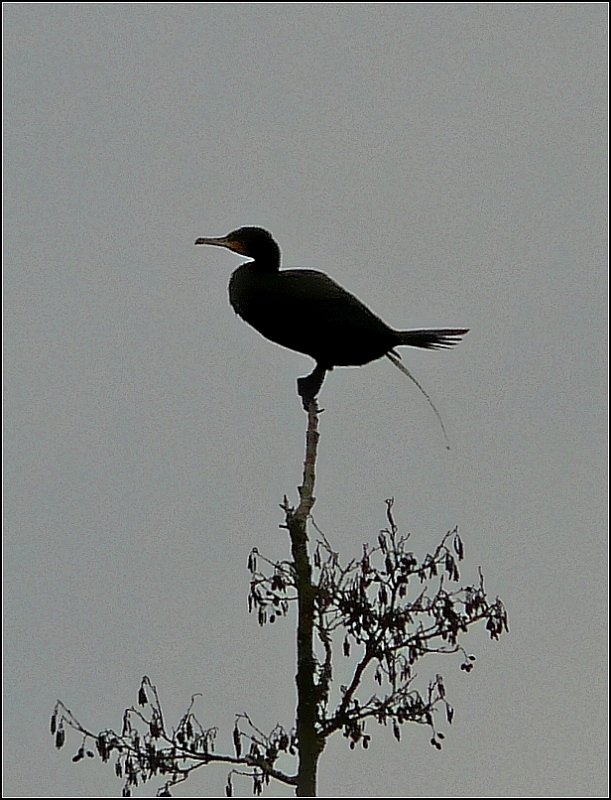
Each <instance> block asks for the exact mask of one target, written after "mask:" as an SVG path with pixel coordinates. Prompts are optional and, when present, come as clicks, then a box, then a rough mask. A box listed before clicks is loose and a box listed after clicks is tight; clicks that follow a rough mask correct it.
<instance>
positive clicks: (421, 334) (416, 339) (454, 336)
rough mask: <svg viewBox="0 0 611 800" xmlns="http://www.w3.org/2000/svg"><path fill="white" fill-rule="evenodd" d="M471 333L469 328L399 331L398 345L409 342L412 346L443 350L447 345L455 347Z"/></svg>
mask: <svg viewBox="0 0 611 800" xmlns="http://www.w3.org/2000/svg"><path fill="white" fill-rule="evenodd" d="M466 333H469V329H468V328H435V329H434V330H422V331H397V334H398V336H399V342H398V345H399V346H400V345H402V344H407V345H410V347H424V348H426V349H427V350H441V349H443V348H445V347H454V345H455V344H458V343H459V342H460V340H461V339H462V337H463V336H464V335H465V334H466Z"/></svg>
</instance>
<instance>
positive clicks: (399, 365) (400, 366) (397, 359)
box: [386, 350, 450, 450]
mask: <svg viewBox="0 0 611 800" xmlns="http://www.w3.org/2000/svg"><path fill="white" fill-rule="evenodd" d="M386 358H388V359H389V361H391V362H392V363H393V364H394V365H395V367H397V369H400V370H401V372H402V373H403V374H404V375H407V377H408V378H409V379H410V380H411V381H413V382H414V383H415V384H416V386H417V387H418V388H419V389H420V391H421V392H422V394H423V395H424V396H425V398H426V401H427V403H428V404H429V405H430V407H431V408H432V409H433V411H434V412H435V416H436V417H437V419H438V420H439V424H440V425H441V430H442V432H443V437H444V439H445V442H446V450H449V449H450V440H449V439H448V433H447V431H446V426H445V425H444V424H443V420H442V419H441V414H440V413H439V411H438V410H437V408H436V406H435V403H433V401H432V400H431V398H430V396H429V394H428V392H427V391H426V390H425V389H423V387H422V386H421V385H420V384H419V382H418V381H417V380H416V378H414V376H413V375H412V373H411V372H410V371H409V370H408V368H407V367H406V366H405V365H404V364H402V363H401V357H400V356H399V354H398V353H395V352H394V351H393V350H391V351H390V352H389V353H386Z"/></svg>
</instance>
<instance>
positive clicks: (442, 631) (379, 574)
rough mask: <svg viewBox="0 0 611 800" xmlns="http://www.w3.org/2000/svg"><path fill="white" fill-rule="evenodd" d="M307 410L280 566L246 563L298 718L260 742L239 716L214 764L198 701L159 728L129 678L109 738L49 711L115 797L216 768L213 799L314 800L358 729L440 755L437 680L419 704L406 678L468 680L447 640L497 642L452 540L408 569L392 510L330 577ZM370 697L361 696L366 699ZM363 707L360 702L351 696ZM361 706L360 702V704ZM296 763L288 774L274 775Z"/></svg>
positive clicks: (155, 713) (491, 614) (410, 559)
mask: <svg viewBox="0 0 611 800" xmlns="http://www.w3.org/2000/svg"><path fill="white" fill-rule="evenodd" d="M318 417H319V411H318V406H317V404H316V402H315V401H314V402H312V403H310V405H309V409H308V427H307V433H306V453H305V460H304V469H303V483H302V485H301V486H300V487H299V503H298V505H297V506H296V507H293V506H291V505H290V503H289V501H288V498H287V497H286V496H285V497H284V500H283V502H282V504H281V508H282V510H283V512H284V523H283V525H282V526H281V527H283V528H286V530H287V531H288V534H289V538H290V545H291V559H289V560H270V559H268V558H266V557H264V556H262V555H261V554H260V553H259V552H258V551H257V549H256V548H254V549H253V550H252V551H251V553H250V556H249V559H248V569H249V571H250V576H251V578H250V591H249V595H248V605H249V610H250V612H252V613H255V614H256V615H257V618H258V622H259V624H260V625H264V624H266V623H268V622H274V621H275V620H276V619H277V618H279V617H283V616H286V615H287V614H289V612H290V609H291V607H292V606H294V605H296V606H297V674H296V684H297V710H296V719H295V725H294V726H293V727H291V728H290V729H288V728H284V727H282V726H280V725H277V726H276V727H275V728H274V729H273V730H272V731H270V732H269V733H267V734H266V733H264V732H262V731H261V730H259V728H257V726H256V725H255V724H254V722H253V721H252V720H251V719H250V717H249V716H247V715H245V714H238V715H237V716H236V719H235V726H234V729H233V749H234V753H233V754H232V755H230V754H220V753H218V752H216V749H215V744H216V736H217V729H216V728H205V727H204V726H202V725H201V723H200V722H199V720H198V719H197V716H196V714H195V711H194V703H195V699H196V697H197V695H194V696H193V697H192V698H191V702H190V704H189V706H188V708H187V710H186V711H185V713H184V714H183V716H182V717H181V719H180V720H179V721H178V724H177V725H176V726H175V727H169V726H168V724H167V722H166V720H165V717H164V714H163V711H162V707H161V702H160V700H159V695H158V692H157V688H156V687H155V686H154V685H153V684H152V683H151V681H150V680H149V678H148V677H147V676H145V677H144V678H142V681H141V683H140V688H139V691H138V706H137V707H136V706H132V707H130V708H128V709H126V710H125V711H124V713H123V723H122V727H121V730H120V732H115V731H114V730H104V731H100V732H99V733H94V732H93V731H92V730H90V729H88V728H86V727H84V726H83V725H82V724H81V723H80V722H79V720H78V719H77V718H76V717H75V715H73V714H72V712H71V711H70V710H69V709H68V708H67V707H66V706H65V705H64V704H63V703H62V702H61V701H58V702H57V703H56V706H55V708H54V710H53V715H52V717H51V734H52V735H53V736H54V737H55V744H56V746H57V747H58V748H61V747H62V746H63V745H64V743H65V738H66V729H67V728H69V729H72V730H74V731H76V732H77V733H78V734H80V735H81V736H82V740H81V744H80V746H79V749H78V750H77V752H76V754H75V755H74V757H73V759H72V760H73V761H74V762H78V761H81V760H83V759H84V758H85V757H89V758H94V757H95V755H96V753H97V754H98V755H99V757H100V758H101V759H102V761H104V762H107V761H109V760H110V759H111V758H112V759H113V762H114V769H115V772H116V774H117V776H118V777H119V778H121V779H122V781H123V796H124V797H129V796H131V792H132V789H133V787H136V786H138V785H139V784H140V783H144V782H146V781H148V780H150V779H152V778H159V777H160V778H162V781H163V782H162V785H161V786H160V788H159V789H158V791H157V796H158V797H170V796H171V793H170V791H171V788H172V786H175V785H176V784H178V783H181V782H182V781H185V780H186V779H187V778H188V777H189V776H190V775H191V773H192V772H193V771H194V770H196V769H198V768H200V767H202V766H205V765H209V764H228V765H230V767H231V771H230V772H229V774H228V777H227V783H226V786H225V793H226V795H227V796H228V797H231V796H232V794H233V778H234V776H236V775H247V776H248V777H249V778H250V779H251V780H252V790H253V793H254V794H255V795H260V794H261V793H262V791H263V788H264V787H265V786H266V785H267V784H269V783H270V781H271V780H276V781H280V782H281V783H284V784H286V785H288V786H292V787H294V789H295V794H296V796H298V797H315V796H316V774H317V766H318V760H319V758H320V756H321V755H322V753H323V750H324V747H325V744H326V741H327V739H328V738H329V737H330V736H331V735H333V734H334V733H336V732H337V731H341V732H342V734H343V736H344V737H345V738H346V739H347V740H348V742H349V745H350V748H351V749H354V748H355V747H356V746H357V745H360V746H362V747H364V748H367V747H368V746H369V742H370V740H371V733H370V730H371V725H372V723H377V724H379V725H390V726H391V728H392V731H393V734H394V736H395V738H396V739H397V740H400V738H401V726H402V725H404V724H405V723H407V722H414V723H417V724H419V725H424V726H426V727H427V728H428V730H429V733H430V742H431V744H432V745H433V747H435V748H437V749H438V750H440V749H441V743H442V740H443V739H444V734H443V732H442V731H441V730H440V723H439V721H438V719H437V718H436V714H437V712H438V711H443V712H445V713H444V717H445V720H446V722H447V723H448V724H451V723H452V719H453V717H454V709H453V707H452V706H451V705H450V703H449V701H448V699H447V697H446V690H445V686H444V682H443V678H442V676H441V675H439V674H437V675H435V676H434V677H433V678H432V679H431V680H430V681H429V683H428V687H427V688H426V690H425V691H421V690H420V689H418V688H417V687H416V686H415V677H414V671H413V670H414V665H415V664H416V662H417V661H419V660H420V659H422V658H423V657H424V656H426V655H428V654H430V653H443V654H452V653H459V654H460V655H461V656H462V661H461V669H462V670H464V671H465V672H470V671H471V669H472V668H473V662H474V661H475V656H473V655H470V654H469V653H467V651H466V650H465V648H464V647H463V646H462V645H461V644H460V642H459V638H460V636H461V635H462V634H465V633H467V631H468V629H469V628H470V627H471V626H473V625H476V624H478V623H484V624H485V627H486V630H487V631H488V633H489V635H490V637H491V638H492V639H498V637H499V636H500V635H501V633H502V632H503V631H507V630H508V627H507V613H506V611H505V608H504V606H503V603H502V601H501V600H500V599H499V598H498V597H497V598H496V599H495V600H494V602H490V601H489V599H488V597H487V595H486V591H485V588H484V578H483V575H482V573H481V570H480V572H479V580H478V581H477V583H474V584H468V585H465V586H460V585H459V581H460V574H459V569H458V563H459V562H460V561H462V560H463V557H464V549H463V543H462V540H461V538H460V536H459V533H458V529H457V528H454V529H453V530H451V531H449V532H448V533H446V534H445V536H444V537H443V538H442V540H441V542H440V543H439V545H438V546H437V547H436V549H435V550H434V552H432V553H428V554H427V555H426V556H425V557H424V558H421V559H418V558H417V557H416V555H415V554H414V553H413V552H412V551H411V550H410V549H409V545H410V536H409V534H407V535H402V534H401V533H400V532H399V529H398V527H397V524H396V522H395V519H394V515H393V500H387V501H386V527H385V528H384V529H383V530H381V531H380V533H379V535H378V538H377V542H376V543H375V545H363V551H362V554H361V555H360V556H359V557H358V558H354V559H352V560H350V561H348V562H347V563H345V564H342V562H341V560H340V557H339V554H338V553H336V552H335V551H334V550H333V549H332V547H331V545H330V543H329V541H328V539H327V537H326V536H325V535H324V533H323V532H322V531H321V530H320V529H319V528H318V526H317V525H316V524H315V523H314V521H313V519H312V516H311V511H312V507H313V505H314V502H315V497H314V487H315V468H316V453H317V445H318V438H319V434H318ZM308 523H310V525H311V526H312V527H313V528H314V530H315V532H316V534H317V537H318V538H317V540H316V544H315V546H314V549H313V553H312V555H310V552H309V550H308V543H309V538H308ZM340 642H341V652H342V654H343V658H345V659H350V658H351V657H352V656H354V658H355V661H356V663H355V665H354V668H353V670H352V672H351V679H350V681H349V682H348V683H347V684H346V685H343V686H341V687H340V689H339V693H338V696H337V697H334V695H333V693H332V688H333V668H334V663H335V662H334V658H337V656H336V653H337V650H338V648H339V646H340ZM366 683H367V684H371V683H373V687H374V688H373V693H371V689H369V690H366V689H365V686H366ZM363 693H364V694H363ZM364 698H366V699H364ZM291 760H292V761H295V760H296V761H297V766H296V769H293V771H292V772H287V767H286V766H285V764H287V763H290V762H291Z"/></svg>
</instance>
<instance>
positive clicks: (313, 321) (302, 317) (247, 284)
mask: <svg viewBox="0 0 611 800" xmlns="http://www.w3.org/2000/svg"><path fill="white" fill-rule="evenodd" d="M195 244H209V245H215V246H217V247H226V248H227V249H228V250H233V251H234V252H235V253H239V254H240V255H243V256H247V257H248V258H250V259H252V260H251V261H248V262H247V263H245V264H242V265H241V266H240V267H238V268H237V269H236V270H235V272H234V273H233V274H232V276H231V280H230V281H229V301H230V303H231V306H232V307H233V309H234V311H235V312H236V313H237V314H238V315H239V316H240V317H242V319H243V320H244V321H245V322H248V323H249V324H250V325H252V327H253V328H255V329H256V330H257V331H259V333H261V334H262V335H263V336H265V337H266V338H267V339H270V340H271V341H272V342H276V344H280V345H282V346H283V347H288V348H289V349H291V350H296V351H297V352H298V353H305V354H306V355H308V356H311V357H312V358H313V359H314V361H315V362H316V366H315V367H314V370H313V371H312V372H311V373H310V375H308V376H306V377H305V378H298V380H297V390H298V393H299V396H300V397H301V399H302V402H303V406H304V408H305V409H306V411H307V409H308V406H309V404H310V402H311V401H312V400H314V399H315V398H316V397H317V395H318V392H319V391H320V388H321V386H322V383H323V381H324V379H325V375H326V373H327V372H328V371H330V370H332V369H333V368H334V367H350V366H361V365H363V364H368V363H369V362H370V361H374V360H375V359H377V358H381V357H382V356H387V357H388V358H389V359H390V360H391V361H392V362H393V364H395V366H397V367H399V369H401V370H402V371H403V372H404V373H405V374H407V375H408V376H409V377H410V378H411V379H412V380H413V381H414V382H415V383H416V384H417V386H418V387H419V388H420V390H421V391H422V392H423V393H424V395H425V396H426V398H427V399H428V401H429V403H430V404H431V405H432V401H431V399H430V397H429V396H428V395H427V394H426V392H425V391H424V389H423V388H422V387H421V386H420V384H419V383H418V382H417V381H416V379H415V378H414V376H413V375H412V374H411V373H410V372H408V370H407V369H406V368H405V367H404V366H403V365H402V364H401V363H400V361H399V359H400V356H399V354H398V353H396V352H394V348H395V347H401V346H402V345H409V346H411V347H421V348H426V349H430V350H433V349H440V348H445V347H452V346H453V345H455V344H457V343H458V342H459V341H460V338H461V337H462V336H464V335H465V334H466V333H468V330H467V329H466V328H436V329H433V330H410V331H396V330H393V328H390V327H389V326H388V325H387V324H386V323H385V322H383V321H382V320H381V319H380V318H379V317H378V316H376V315H375V314H374V313H373V312H372V311H370V310H369V309H368V308H367V306H366V305H364V304H363V303H362V302H361V301H360V300H359V299H358V298H356V297H355V296H354V295H353V294H350V292H348V291H346V289H344V288H343V287H341V286H340V285H339V284H338V283H336V282H335V281H334V280H333V279H332V278H330V277H329V276H328V275H325V273H324V272H319V271H318V270H314V269H280V248H279V247H278V244H277V243H276V241H275V240H274V239H273V237H272V235H271V233H269V231H266V230H264V229H263V228H255V227H245V228H238V229H237V230H235V231H231V233H228V234H227V236H220V237H218V238H210V237H202V238H200V239H197V240H196V242H195ZM433 408H434V410H435V413H436V414H437V416H438V417H439V413H438V412H437V409H435V407H434V406H433ZM439 419H440V422H441V418H439ZM441 424H442V427H443V422H442V423H441ZM444 432H445V431H444Z"/></svg>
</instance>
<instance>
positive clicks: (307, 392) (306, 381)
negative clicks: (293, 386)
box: [297, 364, 327, 411]
mask: <svg viewBox="0 0 611 800" xmlns="http://www.w3.org/2000/svg"><path fill="white" fill-rule="evenodd" d="M326 374H327V370H326V368H325V367H321V365H320V364H317V365H316V366H315V367H314V369H313V370H312V372H311V373H310V374H309V375H306V377H305V378H297V394H298V395H299V397H301V402H302V403H303V407H304V408H305V410H306V411H307V410H308V406H309V405H310V403H311V402H312V400H315V399H316V397H317V395H318V392H320V387H321V386H322V384H323V381H324V379H325V375H326Z"/></svg>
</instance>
